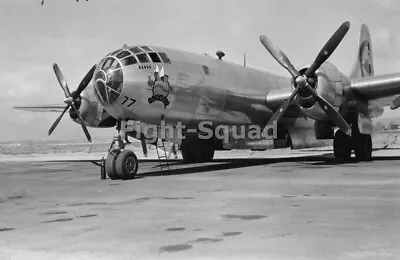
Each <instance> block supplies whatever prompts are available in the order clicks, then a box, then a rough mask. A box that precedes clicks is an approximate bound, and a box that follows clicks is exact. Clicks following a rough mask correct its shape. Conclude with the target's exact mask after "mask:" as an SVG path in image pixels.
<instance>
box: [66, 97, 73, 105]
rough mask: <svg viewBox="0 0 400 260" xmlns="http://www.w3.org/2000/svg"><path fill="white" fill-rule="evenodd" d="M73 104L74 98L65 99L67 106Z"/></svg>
mask: <svg viewBox="0 0 400 260" xmlns="http://www.w3.org/2000/svg"><path fill="white" fill-rule="evenodd" d="M72 102H74V99H73V98H72V97H67V98H64V103H65V104H67V105H70V104H72Z"/></svg>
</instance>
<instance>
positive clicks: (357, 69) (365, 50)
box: [349, 24, 374, 79]
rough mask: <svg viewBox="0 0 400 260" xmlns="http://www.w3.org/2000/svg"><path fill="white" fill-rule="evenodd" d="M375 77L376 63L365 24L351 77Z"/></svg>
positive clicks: (362, 27) (362, 28)
mask: <svg viewBox="0 0 400 260" xmlns="http://www.w3.org/2000/svg"><path fill="white" fill-rule="evenodd" d="M373 75H374V62H373V59H372V44H371V35H370V33H369V29H368V27H367V26H366V25H365V24H363V25H362V26H361V31H360V39H359V41H358V49H357V58H356V61H355V62H354V65H353V69H352V71H351V73H350V75H349V77H350V78H351V79H352V78H361V77H369V76H373Z"/></svg>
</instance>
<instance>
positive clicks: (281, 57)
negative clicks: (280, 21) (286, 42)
mask: <svg viewBox="0 0 400 260" xmlns="http://www.w3.org/2000/svg"><path fill="white" fill-rule="evenodd" d="M260 41H261V43H262V44H263V45H264V47H265V48H266V49H267V50H268V51H269V53H271V55H272V57H274V58H275V60H276V61H277V62H279V64H281V65H282V66H283V67H284V68H285V69H286V70H287V71H289V73H290V75H292V77H293V78H296V77H298V76H299V75H300V73H299V72H298V71H297V70H296V69H295V67H294V66H293V64H292V63H291V62H290V60H289V58H288V57H287V56H286V55H285V53H283V51H281V50H280V49H279V48H278V47H276V46H275V45H274V44H273V43H272V42H271V41H270V40H269V39H268V38H267V36H265V35H261V36H260Z"/></svg>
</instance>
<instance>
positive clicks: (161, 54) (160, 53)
mask: <svg viewBox="0 0 400 260" xmlns="http://www.w3.org/2000/svg"><path fill="white" fill-rule="evenodd" d="M158 54H159V55H160V57H161V59H162V61H163V62H164V63H171V60H170V59H169V58H168V55H167V54H166V53H165V52H159V53H158Z"/></svg>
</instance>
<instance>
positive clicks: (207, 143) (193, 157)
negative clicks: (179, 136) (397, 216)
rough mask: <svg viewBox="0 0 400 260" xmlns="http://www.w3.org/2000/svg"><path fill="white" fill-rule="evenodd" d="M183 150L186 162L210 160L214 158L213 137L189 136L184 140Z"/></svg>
mask: <svg viewBox="0 0 400 260" xmlns="http://www.w3.org/2000/svg"><path fill="white" fill-rule="evenodd" d="M181 150H182V157H183V161H184V162H185V163H200V162H210V161H212V159H213V158H214V146H213V142H212V140H211V139H207V140H201V139H199V138H197V137H194V136H192V137H187V138H185V139H183V141H182V144H181Z"/></svg>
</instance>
